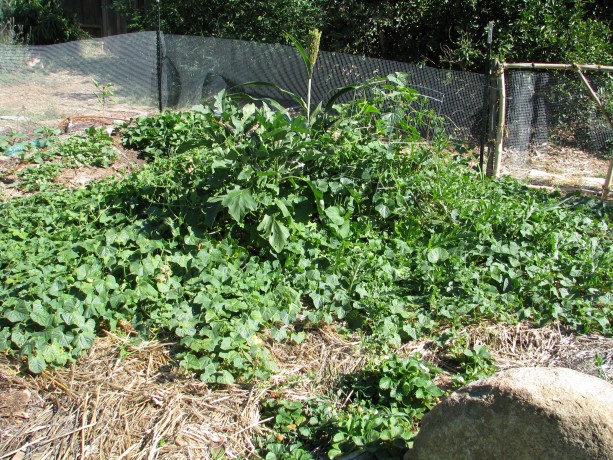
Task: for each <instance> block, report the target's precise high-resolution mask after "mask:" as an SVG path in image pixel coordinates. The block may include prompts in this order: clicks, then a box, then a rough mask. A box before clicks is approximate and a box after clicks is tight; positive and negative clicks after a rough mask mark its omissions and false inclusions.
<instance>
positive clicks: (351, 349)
mask: <svg viewBox="0 0 613 460" xmlns="http://www.w3.org/2000/svg"><path fill="white" fill-rule="evenodd" d="M462 332H464V333H465V334H466V335H467V336H468V337H470V343H471V344H476V343H485V344H487V345H488V346H489V348H490V351H491V352H492V355H493V356H494V357H495V358H496V364H497V366H498V367H499V368H501V369H505V368H509V367H518V366H565V367H571V368H574V369H577V370H581V371H583V372H587V373H590V374H594V375H597V376H599V377H601V378H605V379H609V380H612V379H613V339H610V338H604V337H601V336H596V335H594V336H576V335H572V334H568V333H566V332H564V331H563V330H562V329H560V328H559V327H558V326H548V327H545V328H541V329H534V328H530V327H529V326H527V325H518V326H499V325H485V326H479V327H471V328H467V329H466V330H465V331H462ZM269 348H270V351H271V354H272V356H273V357H274V358H275V360H276V361H277V362H278V363H279V372H278V374H277V375H275V376H274V377H273V378H271V379H270V380H269V381H266V382H259V383H257V384H254V385H232V386H225V387H223V388H211V387H210V386H207V385H205V384H203V383H201V382H200V381H198V380H197V379H196V378H195V377H194V376H191V375H186V374H185V373H183V372H181V371H180V370H178V368H177V366H176V363H174V362H173V361H172V359H171V356H170V351H171V349H172V344H163V343H159V342H140V343H134V342H132V341H130V340H128V339H126V338H120V337H117V336H114V335H112V334H108V335H107V337H105V338H100V339H98V340H97V341H96V342H95V345H94V347H93V348H92V349H91V351H90V353H89V355H88V356H87V357H84V358H82V359H81V360H79V362H77V363H76V364H75V365H73V366H71V367H67V368H64V369H58V370H54V371H51V372H48V371H46V372H44V373H43V374H42V375H39V376H37V377H32V376H29V375H26V374H23V373H19V372H18V363H17V362H15V361H13V360H10V359H8V358H7V357H2V358H0V395H1V396H0V460H2V459H11V460H20V459H37V460H42V459H73V458H79V459H85V458H87V459H94V458H97V459H128V458H129V459H155V458H164V459H211V458H220V457H221V455H222V454H223V455H225V456H226V457H227V458H238V457H243V458H254V457H257V446H256V445H254V443H255V438H256V437H257V436H256V435H266V434H267V432H269V431H270V429H269V428H267V427H266V426H265V424H266V422H267V421H268V420H266V419H261V417H260V401H262V400H263V399H266V398H268V397H271V395H274V396H275V397H283V398H287V399H295V400H303V399H307V398H312V397H314V395H317V394H329V390H330V388H331V387H332V386H333V384H334V383H335V382H336V381H337V380H338V377H339V376H340V375H343V374H348V373H352V372H356V371H357V370H359V369H360V368H361V367H362V366H363V364H364V362H365V359H366V358H365V356H364V353H363V352H361V351H360V343H359V341H354V342H351V341H349V340H348V339H346V338H344V337H341V336H340V335H339V334H337V333H336V332H335V331H334V330H333V329H332V328H329V327H328V328H323V329H319V330H315V331H312V332H311V333H310V334H309V336H308V338H307V339H306V340H305V341H304V342H303V343H302V344H300V345H299V346H296V345H293V346H290V345H286V344H279V343H272V342H271V344H270V345H269ZM400 351H401V352H402V353H405V354H412V353H415V352H419V353H420V354H422V356H423V357H424V358H425V359H427V360H429V361H431V362H433V363H435V364H437V365H439V366H441V367H442V368H443V369H444V368H445V352H446V351H445V349H444V348H443V347H440V346H438V345H436V344H435V343H434V342H432V341H430V340H422V341H418V342H415V343H411V344H408V345H406V346H404V347H403V349H402V350H400ZM598 364H600V365H598Z"/></svg>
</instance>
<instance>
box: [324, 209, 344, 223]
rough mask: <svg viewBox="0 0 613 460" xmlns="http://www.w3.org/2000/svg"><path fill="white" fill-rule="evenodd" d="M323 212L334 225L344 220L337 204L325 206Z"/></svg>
mask: <svg viewBox="0 0 613 460" xmlns="http://www.w3.org/2000/svg"><path fill="white" fill-rule="evenodd" d="M325 213H326V216H328V218H329V219H330V220H331V221H332V223H333V224H334V225H343V224H344V223H345V221H346V219H345V216H344V215H343V213H342V211H341V209H340V208H339V207H338V206H330V207H329V208H326V211H325Z"/></svg>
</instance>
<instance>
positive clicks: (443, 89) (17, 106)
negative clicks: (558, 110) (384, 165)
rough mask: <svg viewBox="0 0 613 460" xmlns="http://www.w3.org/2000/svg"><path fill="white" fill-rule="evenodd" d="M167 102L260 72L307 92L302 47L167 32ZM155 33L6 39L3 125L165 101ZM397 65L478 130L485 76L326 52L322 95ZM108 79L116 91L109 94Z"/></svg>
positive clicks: (148, 107) (463, 128) (255, 91)
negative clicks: (41, 42)
mask: <svg viewBox="0 0 613 460" xmlns="http://www.w3.org/2000/svg"><path fill="white" fill-rule="evenodd" d="M161 47H162V75H161V83H162V105H163V107H164V108H171V109H185V108H189V107H191V106H193V105H195V104H199V103H203V102H206V101H207V100H210V99H211V98H212V96H213V95H215V94H216V93H218V92H219V91H220V90H222V89H230V88H232V87H234V86H236V85H238V84H242V83H246V82H251V81H264V82H270V83H274V84H276V85H278V86H280V87H282V88H284V89H286V90H288V91H292V92H294V93H297V94H299V95H301V96H302V97H305V95H306V94H305V93H306V87H307V77H306V72H305V69H304V64H303V62H302V60H301V59H300V56H299V55H298V53H297V52H296V50H295V49H294V48H292V47H289V46H284V45H274V44H273V45H271V44H262V43H253V42H244V41H238V40H226V39H218V38H210V37H192V36H178V35H163V36H162V40H161ZM156 59H157V54H156V34H155V32H141V33H134V34H125V35H118V36H112V37H106V38H104V39H91V40H83V41H78V42H71V43H65V44H60V45H50V46H29V47H24V46H2V47H0V117H1V118H0V128H2V127H4V128H5V129H7V126H9V125H11V123H14V122H16V119H17V118H19V119H20V120H21V121H20V122H21V123H24V122H25V123H29V124H30V125H36V124H38V125H47V126H49V125H52V124H54V123H58V122H59V121H61V120H62V119H64V118H67V117H73V118H74V117H79V116H86V115H98V116H100V115H103V114H104V115H106V116H108V117H116V118H122V117H124V118H125V117H130V116H134V115H138V114H142V113H147V112H154V111H156V108H157V107H158V89H157V81H158V78H157V60H156ZM394 72H403V73H407V74H408V76H409V82H410V86H412V87H413V88H414V89H416V90H417V91H418V92H419V93H420V94H421V95H423V96H424V97H425V100H427V101H428V104H429V107H430V108H431V109H433V110H435V111H436V112H437V113H438V114H440V115H442V116H443V117H444V119H445V123H446V124H445V127H446V131H447V132H448V133H449V134H452V135H455V136H458V137H462V138H468V139H472V140H475V141H476V140H477V139H479V136H480V130H481V126H482V122H481V112H482V97H481V93H482V78H483V77H482V76H481V75H479V74H475V73H470V72H454V71H446V70H439V69H433V68H427V67H420V66H416V65H412V64H406V63H402V62H395V61H389V60H382V59H370V58H365V57H361V56H353V55H347V54H339V53H328V52H321V53H320V55H319V59H318V61H317V65H316V68H315V74H314V83H313V85H314V86H313V100H314V103H317V102H318V101H326V99H327V98H328V97H329V96H330V95H331V93H332V92H333V90H334V89H335V88H339V87H342V86H344V85H348V84H354V83H359V82H364V81H366V80H368V79H370V78H373V77H377V76H386V75H388V74H391V73H394ZM92 80H96V81H97V82H99V83H100V85H105V84H107V83H112V85H113V86H112V87H110V88H112V90H113V92H114V95H113V96H112V97H110V96H109V97H108V98H106V99H105V100H103V101H101V100H100V98H99V96H101V92H102V91H101V88H100V87H98V88H96V87H95V86H94V84H93V81H92ZM241 89H242V90H243V91H245V92H248V93H250V94H251V95H253V96H255V97H272V98H275V99H277V100H278V101H279V102H281V103H282V104H284V105H286V106H292V105H294V104H295V101H292V100H291V99H289V98H288V97H287V96H286V95H284V94H283V93H281V92H278V91H276V90H274V89H272V88H264V87H257V88H256V87H243V88H241Z"/></svg>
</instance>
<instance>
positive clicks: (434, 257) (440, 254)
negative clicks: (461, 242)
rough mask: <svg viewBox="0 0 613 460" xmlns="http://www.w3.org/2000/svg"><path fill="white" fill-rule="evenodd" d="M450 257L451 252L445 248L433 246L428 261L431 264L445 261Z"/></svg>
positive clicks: (429, 251)
mask: <svg viewBox="0 0 613 460" xmlns="http://www.w3.org/2000/svg"><path fill="white" fill-rule="evenodd" d="M448 258H449V253H448V252H447V250H446V249H443V248H433V249H429V250H428V261H429V262H430V263H431V264H436V263H438V262H444V261H445V260H447V259H448Z"/></svg>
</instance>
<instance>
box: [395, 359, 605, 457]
mask: <svg viewBox="0 0 613 460" xmlns="http://www.w3.org/2000/svg"><path fill="white" fill-rule="evenodd" d="M405 459H411V460H422V459H428V460H447V459H448V460H462V459H467V460H469V459H470V460H479V459H484V460H485V459H492V460H494V459H505V460H515V459H517V460H520V459H526V460H528V459H530V460H532V459H537V460H548V459H552V460H553V459H555V460H580V459H594V460H596V459H598V460H603V459H613V385H611V384H610V383H607V382H605V381H604V380H601V379H599V378H597V377H593V376H590V375H586V374H582V373H580V372H577V371H573V370H571V369H565V368H517V369H510V370H507V371H504V372H500V373H499V374H497V375H495V376H494V377H491V378H489V379H486V380H481V381H477V382H473V383H471V384H469V385H467V386H465V387H463V388H461V389H459V390H458V391H456V392H455V393H453V394H451V395H450V396H449V398H447V399H446V400H445V401H443V402H442V403H440V404H439V405H437V406H436V407H435V408H434V409H433V410H432V411H431V412H429V413H428V414H426V415H425V416H424V418H423V421H422V427H421V429H420V431H419V434H418V435H417V437H416V438H415V443H414V446H413V449H411V450H410V451H409V452H407V455H406V456H405Z"/></svg>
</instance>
